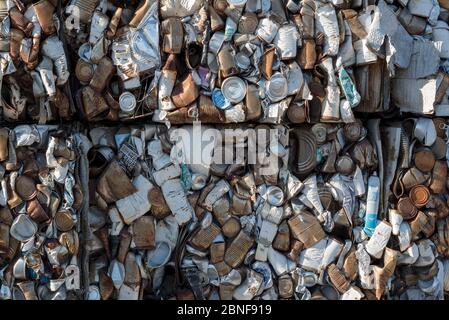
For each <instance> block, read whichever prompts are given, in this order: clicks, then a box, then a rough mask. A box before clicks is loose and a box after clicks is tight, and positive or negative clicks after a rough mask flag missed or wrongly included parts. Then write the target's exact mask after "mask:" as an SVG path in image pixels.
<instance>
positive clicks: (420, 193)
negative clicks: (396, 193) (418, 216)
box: [409, 185, 430, 208]
mask: <svg viewBox="0 0 449 320" xmlns="http://www.w3.org/2000/svg"><path fill="white" fill-rule="evenodd" d="M409 197H410V200H412V202H413V204H414V205H415V207H417V208H422V207H424V206H425V205H426V204H427V203H428V202H429V199H430V192H429V189H427V187H426V186H423V185H417V186H414V187H413V188H412V189H411V190H410V193H409Z"/></svg>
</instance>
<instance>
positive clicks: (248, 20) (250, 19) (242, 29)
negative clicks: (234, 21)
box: [237, 12, 259, 34]
mask: <svg viewBox="0 0 449 320" xmlns="http://www.w3.org/2000/svg"><path fill="white" fill-rule="evenodd" d="M258 24H259V19H257V15H256V14H255V13H252V12H247V13H245V14H244V15H243V16H242V18H241V19H240V21H239V24H238V27H237V31H238V32H239V33H242V34H253V33H254V32H255V31H256V29H257V25H258Z"/></svg>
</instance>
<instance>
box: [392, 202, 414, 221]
mask: <svg viewBox="0 0 449 320" xmlns="http://www.w3.org/2000/svg"><path fill="white" fill-rule="evenodd" d="M397 209H398V211H399V213H400V214H401V216H402V217H403V218H404V219H405V220H410V219H413V218H414V217H415V216H416V215H417V214H418V209H417V208H416V207H415V206H414V204H413V202H412V200H411V199H410V198H409V197H402V198H400V199H399V201H398V208H397Z"/></svg>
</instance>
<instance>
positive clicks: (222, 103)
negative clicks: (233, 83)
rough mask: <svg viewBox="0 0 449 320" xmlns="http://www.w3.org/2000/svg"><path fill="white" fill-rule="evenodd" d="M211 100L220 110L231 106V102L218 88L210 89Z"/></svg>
mask: <svg viewBox="0 0 449 320" xmlns="http://www.w3.org/2000/svg"><path fill="white" fill-rule="evenodd" d="M212 102H213V103H214V105H215V106H216V107H217V108H218V109H221V110H224V109H227V108H229V107H230V106H231V103H230V102H229V101H228V99H226V98H225V96H224V95H223V92H221V90H220V89H214V90H213V91H212Z"/></svg>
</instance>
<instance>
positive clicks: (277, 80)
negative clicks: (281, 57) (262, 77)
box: [266, 73, 288, 102]
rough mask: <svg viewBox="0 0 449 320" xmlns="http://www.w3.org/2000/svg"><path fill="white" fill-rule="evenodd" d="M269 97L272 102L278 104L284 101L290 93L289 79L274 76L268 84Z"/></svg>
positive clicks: (280, 75) (279, 74)
mask: <svg viewBox="0 0 449 320" xmlns="http://www.w3.org/2000/svg"><path fill="white" fill-rule="evenodd" d="M266 90H267V95H268V97H269V98H270V100H271V101H272V102H278V101H281V100H282V99H284V98H285V97H286V96H287V93H288V84H287V79H286V78H285V77H284V76H283V75H282V74H281V73H276V74H274V75H273V76H272V77H271V78H270V80H269V81H267V82H266Z"/></svg>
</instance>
